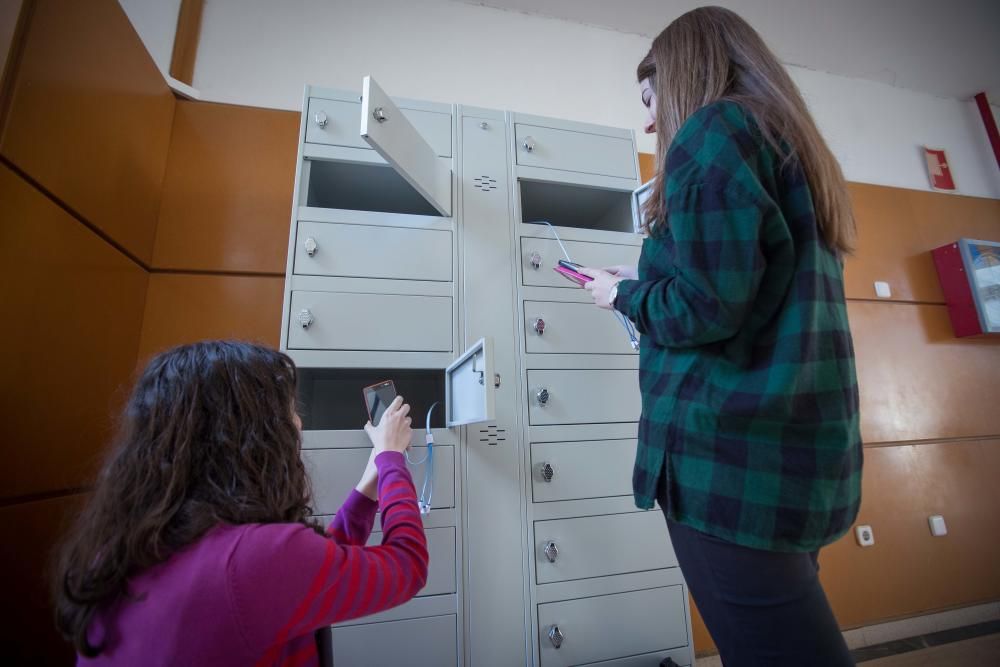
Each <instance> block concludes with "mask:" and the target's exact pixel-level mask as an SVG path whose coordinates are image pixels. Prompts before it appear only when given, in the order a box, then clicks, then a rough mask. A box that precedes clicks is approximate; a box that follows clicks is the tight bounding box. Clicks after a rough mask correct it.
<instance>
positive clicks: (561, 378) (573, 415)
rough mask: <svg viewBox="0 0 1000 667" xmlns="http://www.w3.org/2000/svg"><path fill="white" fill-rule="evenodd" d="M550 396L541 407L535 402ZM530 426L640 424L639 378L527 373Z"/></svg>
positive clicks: (616, 373)
mask: <svg viewBox="0 0 1000 667" xmlns="http://www.w3.org/2000/svg"><path fill="white" fill-rule="evenodd" d="M542 389H547V390H548V392H549V400H548V402H547V403H546V404H545V405H544V406H543V405H541V404H540V403H539V401H538V399H537V394H538V392H539V391H541V390H542ZM527 395H528V399H529V403H528V415H529V419H530V421H531V424H532V425H544V424H591V423H600V422H634V421H639V413H640V412H641V411H642V401H641V398H640V396H639V375H638V372H637V371H631V370H529V371H528V387H527Z"/></svg>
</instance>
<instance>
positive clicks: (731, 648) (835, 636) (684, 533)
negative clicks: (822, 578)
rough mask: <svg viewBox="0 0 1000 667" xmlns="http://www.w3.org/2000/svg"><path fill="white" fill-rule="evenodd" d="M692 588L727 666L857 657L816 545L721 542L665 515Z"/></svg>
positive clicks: (827, 666)
mask: <svg viewBox="0 0 1000 667" xmlns="http://www.w3.org/2000/svg"><path fill="white" fill-rule="evenodd" d="M667 528H668V529H669V530H670V540H671V541H672V542H673V545H674V552H675V553H676V554H677V560H678V562H679V563H680V566H681V572H683V573H684V579H685V580H686V581H687V585H688V588H689V589H690V591H691V596H692V597H693V598H694V601H695V603H696V604H697V605H698V611H700V612H701V616H702V618H703V619H704V620H705V625H706V626H707V627H708V631H709V632H710V633H711V634H712V639H714V640H715V645H716V646H717V647H718V648H719V654H720V656H721V657H722V662H723V664H724V665H725V667H751V666H752V667H762V666H764V665H767V666H768V667H847V666H851V665H854V661H853V660H852V659H851V655H850V652H849V651H848V650H847V644H846V643H844V637H843V635H842V634H841V633H840V628H838V627H837V620H836V618H834V616H833V611H832V610H831V609H830V603H829V602H827V599H826V594H825V593H824V592H823V587H822V586H821V585H820V582H819V576H818V573H819V565H818V564H817V562H816V559H817V557H818V556H819V552H818V551H817V552H813V553H780V552H775V551H762V550H760V549H749V548H747V547H743V546H740V545H738V544H733V543H731V542H726V541H724V540H720V539H718V538H715V537H712V536H710V535H706V534H705V533H702V532H700V531H697V530H694V529H693V528H690V527H688V526H684V525H681V524H679V523H675V522H673V521H671V520H669V519H668V520H667Z"/></svg>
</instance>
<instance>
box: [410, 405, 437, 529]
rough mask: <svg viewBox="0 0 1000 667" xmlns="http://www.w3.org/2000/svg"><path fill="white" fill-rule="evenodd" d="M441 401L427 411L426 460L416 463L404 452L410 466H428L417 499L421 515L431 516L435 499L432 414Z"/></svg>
mask: <svg viewBox="0 0 1000 667" xmlns="http://www.w3.org/2000/svg"><path fill="white" fill-rule="evenodd" d="M438 403H440V401H435V402H434V403H433V404H432V405H431V407H430V408H428V409H427V424H426V431H427V432H426V433H425V435H424V442H426V443H427V453H426V454H424V458H422V459H420V460H419V461H414V460H412V459H410V452H409V451H406V452H404V453H403V454H404V456H406V462H407V463H409V464H410V465H414V466H418V465H423V464H424V463H426V464H427V466H426V467H425V468H424V483H423V484H422V485H421V487H420V498H418V499H417V506H418V507H419V508H420V513H421V514H430V511H431V501H432V500H433V498H434V434H433V433H431V414H432V413H433V412H434V408H435V407H437V405H438Z"/></svg>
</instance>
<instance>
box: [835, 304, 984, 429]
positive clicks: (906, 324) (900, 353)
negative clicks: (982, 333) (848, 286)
mask: <svg viewBox="0 0 1000 667" xmlns="http://www.w3.org/2000/svg"><path fill="white" fill-rule="evenodd" d="M847 311H848V316H849V318H850V322H851V332H852V333H853V336H854V350H855V356H856V359H857V369H858V384H859V385H860V392H861V435H862V438H864V441H865V442H866V443H873V442H899V441H904V440H940V439H944V438H959V437H982V436H995V435H1000V410H997V397H998V396H1000V373H998V372H997V369H1000V339H996V338H994V339H985V338H981V339H968V338H966V339H958V338H955V337H954V334H953V333H952V330H951V321H950V320H949V319H948V310H947V308H946V307H945V306H938V305H918V304H904V303H878V302H870V301H869V302H861V301H854V302H850V303H848V305H847Z"/></svg>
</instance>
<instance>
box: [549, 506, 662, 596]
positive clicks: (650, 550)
mask: <svg viewBox="0 0 1000 667" xmlns="http://www.w3.org/2000/svg"><path fill="white" fill-rule="evenodd" d="M534 532H535V559H536V563H537V570H536V571H537V576H536V578H537V581H538V583H540V584H544V583H548V582H552V581H567V580H570V579H584V578H586V577H603V576H607V575H609V574H624V573H626V572H642V571H644V570H656V569H660V568H665V567H676V565H677V558H676V556H674V550H673V548H672V547H671V545H670V538H669V537H668V535H667V526H666V522H665V521H664V520H663V514H662V513H661V512H660V511H659V510H650V511H647V512H631V513H628V514H605V515H602V516H586V517H578V518H573V519H554V520H551V521H536V522H535V531H534ZM550 542H551V543H554V544H555V545H556V546H557V547H558V549H559V557H558V558H556V559H555V560H554V561H550V559H549V558H547V557H546V556H545V555H544V554H543V550H544V545H546V544H548V543H550Z"/></svg>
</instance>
